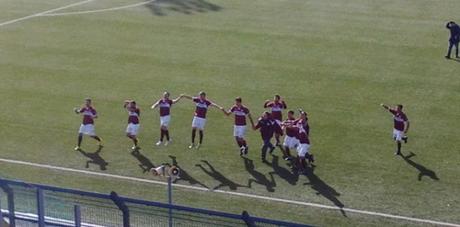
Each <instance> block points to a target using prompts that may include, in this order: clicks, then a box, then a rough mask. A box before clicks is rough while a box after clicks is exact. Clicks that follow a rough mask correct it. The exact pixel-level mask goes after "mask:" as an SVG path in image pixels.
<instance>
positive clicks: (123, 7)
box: [40, 0, 156, 17]
mask: <svg viewBox="0 0 460 227" xmlns="http://www.w3.org/2000/svg"><path fill="white" fill-rule="evenodd" d="M154 1H156V0H150V1H146V2H139V3H135V4H131V5H125V6H119V7H113V8H106V9H96V10H87V11H75V12H65V13H47V14H42V15H40V16H44V17H55V16H69V15H79V14H89V13H102V12H108V11H116V10H121V9H127V8H133V7H137V6H142V5H147V4H149V3H152V2H154Z"/></svg>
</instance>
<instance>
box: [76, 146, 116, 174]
mask: <svg viewBox="0 0 460 227" xmlns="http://www.w3.org/2000/svg"><path fill="white" fill-rule="evenodd" d="M78 151H79V152H80V153H81V154H82V155H84V156H85V157H87V158H89V159H91V160H88V161H86V165H85V167H86V168H89V164H95V165H98V166H99V169H100V170H106V169H107V166H108V165H109V163H108V162H106V161H105V160H104V159H103V158H102V157H101V156H100V155H99V154H100V153H101V151H102V147H101V146H100V147H99V148H98V149H97V150H96V151H95V152H94V153H90V152H86V151H84V150H83V149H79V150H78Z"/></svg>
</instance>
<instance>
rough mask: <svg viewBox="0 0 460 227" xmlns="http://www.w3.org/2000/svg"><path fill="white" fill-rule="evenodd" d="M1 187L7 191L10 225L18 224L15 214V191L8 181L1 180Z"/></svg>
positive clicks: (11, 226)
mask: <svg viewBox="0 0 460 227" xmlns="http://www.w3.org/2000/svg"><path fill="white" fill-rule="evenodd" d="M0 187H1V188H2V190H3V191H4V192H5V193H6V196H7V199H8V219H9V221H10V223H9V224H10V227H15V226H16V216H15V214H14V192H13V189H11V188H10V187H9V186H8V185H7V184H6V183H3V182H1V183H0Z"/></svg>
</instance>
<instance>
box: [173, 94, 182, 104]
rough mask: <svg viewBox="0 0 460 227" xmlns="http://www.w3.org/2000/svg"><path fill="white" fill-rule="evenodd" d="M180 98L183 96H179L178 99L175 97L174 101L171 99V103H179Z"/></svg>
mask: <svg viewBox="0 0 460 227" xmlns="http://www.w3.org/2000/svg"><path fill="white" fill-rule="evenodd" d="M182 97H183V96H179V97H177V98H176V99H173V100H172V103H173V104H176V103H177V102H179V100H181V98H182Z"/></svg>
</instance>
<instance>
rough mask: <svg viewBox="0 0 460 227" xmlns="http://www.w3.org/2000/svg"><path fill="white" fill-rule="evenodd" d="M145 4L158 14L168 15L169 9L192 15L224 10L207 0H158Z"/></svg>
mask: <svg viewBox="0 0 460 227" xmlns="http://www.w3.org/2000/svg"><path fill="white" fill-rule="evenodd" d="M145 6H146V7H147V8H148V9H150V11H151V12H152V13H153V14H154V15H156V16H167V15H168V14H167V12H168V11H171V12H178V13H183V14H187V15H192V14H195V13H206V12H217V11H220V10H222V7H221V6H218V5H216V4H213V3H210V2H208V1H206V0H156V1H152V2H150V3H148V4H146V5H145Z"/></svg>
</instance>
